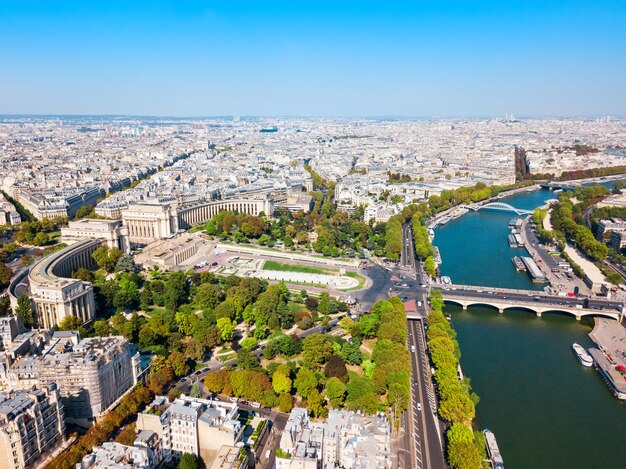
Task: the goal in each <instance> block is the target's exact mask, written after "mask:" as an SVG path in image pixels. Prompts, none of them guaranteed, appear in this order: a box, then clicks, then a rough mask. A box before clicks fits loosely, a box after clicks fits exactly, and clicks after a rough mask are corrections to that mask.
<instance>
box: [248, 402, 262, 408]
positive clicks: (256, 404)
mask: <svg viewBox="0 0 626 469" xmlns="http://www.w3.org/2000/svg"><path fill="white" fill-rule="evenodd" d="M250 406H251V407H252V408H253V409H260V408H261V404H259V403H258V402H253V403H252V404H250Z"/></svg>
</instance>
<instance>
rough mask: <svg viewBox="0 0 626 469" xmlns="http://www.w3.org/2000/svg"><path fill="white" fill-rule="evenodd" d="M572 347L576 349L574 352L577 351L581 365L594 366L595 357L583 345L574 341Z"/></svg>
mask: <svg viewBox="0 0 626 469" xmlns="http://www.w3.org/2000/svg"><path fill="white" fill-rule="evenodd" d="M572 349H573V350H574V353H576V356H577V357H578V361H579V362H580V363H581V365H583V366H593V358H591V355H589V354H588V353H587V351H586V350H585V349H584V348H583V347H582V346H581V345H578V344H577V343H576V342H574V343H573V344H572Z"/></svg>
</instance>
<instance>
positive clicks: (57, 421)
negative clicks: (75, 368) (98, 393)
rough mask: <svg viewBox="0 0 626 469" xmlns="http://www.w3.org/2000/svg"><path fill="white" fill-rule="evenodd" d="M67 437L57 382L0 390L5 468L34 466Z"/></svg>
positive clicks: (0, 440)
mask: <svg viewBox="0 0 626 469" xmlns="http://www.w3.org/2000/svg"><path fill="white" fill-rule="evenodd" d="M64 440H65V423H64V418H63V405H62V404H61V400H60V397H59V391H58V388H57V386H56V384H54V383H50V384H45V385H42V386H38V387H34V388H31V389H28V390H22V391H13V392H3V393H0V466H1V467H2V468H4V469H30V468H35V467H37V465H38V464H39V463H40V462H41V461H42V460H43V459H45V458H46V457H47V456H49V455H50V454H51V453H52V452H53V451H54V450H55V449H57V448H58V447H59V446H60V445H62V444H63V442H64Z"/></svg>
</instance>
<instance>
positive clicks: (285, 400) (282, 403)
mask: <svg viewBox="0 0 626 469" xmlns="http://www.w3.org/2000/svg"><path fill="white" fill-rule="evenodd" d="M291 409H293V397H291V394H287V393H286V392H285V393H282V394H281V395H280V396H278V410H280V411H281V412H284V413H289V412H291Z"/></svg>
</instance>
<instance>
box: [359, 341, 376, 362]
mask: <svg viewBox="0 0 626 469" xmlns="http://www.w3.org/2000/svg"><path fill="white" fill-rule="evenodd" d="M376 342H378V339H366V340H364V341H363V342H362V343H361V347H360V350H361V352H362V353H363V354H364V355H363V356H364V357H365V355H367V357H368V358H369V357H371V356H372V352H373V351H374V347H375V346H376Z"/></svg>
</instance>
